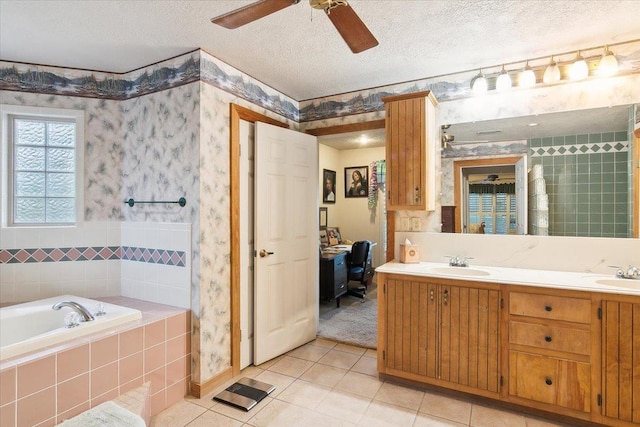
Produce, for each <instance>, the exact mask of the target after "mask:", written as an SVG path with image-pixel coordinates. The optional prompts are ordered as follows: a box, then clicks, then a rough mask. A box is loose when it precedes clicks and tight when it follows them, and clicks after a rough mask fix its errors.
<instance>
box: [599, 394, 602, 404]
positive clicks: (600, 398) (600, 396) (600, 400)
mask: <svg viewBox="0 0 640 427" xmlns="http://www.w3.org/2000/svg"><path fill="white" fill-rule="evenodd" d="M598 406H602V395H601V394H598Z"/></svg>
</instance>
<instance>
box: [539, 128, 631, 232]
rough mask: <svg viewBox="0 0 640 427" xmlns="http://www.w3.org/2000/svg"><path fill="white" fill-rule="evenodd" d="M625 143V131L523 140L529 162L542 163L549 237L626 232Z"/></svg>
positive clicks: (627, 163)
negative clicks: (547, 196)
mask: <svg viewBox="0 0 640 427" xmlns="http://www.w3.org/2000/svg"><path fill="white" fill-rule="evenodd" d="M627 141H628V132H627V131H626V130H625V131H615V132H604V133H595V134H584V135H565V136H555V137H548V138H533V139H530V140H528V141H527V143H528V148H529V154H530V162H531V165H535V164H542V165H543V167H544V179H545V182H546V184H547V193H548V194H549V234H550V235H553V236H591V237H627V236H628V235H629V206H630V204H629V186H628V182H629V181H628V180H629V156H628V149H627V146H628V143H627ZM599 143H611V144H606V145H604V147H606V148H602V147H603V145H602V144H600V145H598V146H597V148H594V147H596V145H594V144H599ZM623 145H624V146H623ZM567 146H573V147H575V148H572V149H571V150H568V149H566V147H567ZM552 147H558V149H559V151H556V148H553V150H551V148H552ZM540 149H542V150H540ZM540 153H543V154H540ZM553 154H555V155H553Z"/></svg>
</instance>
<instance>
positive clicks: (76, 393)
mask: <svg viewBox="0 0 640 427" xmlns="http://www.w3.org/2000/svg"><path fill="white" fill-rule="evenodd" d="M56 394H57V413H63V412H66V411H68V410H70V409H72V408H74V407H76V406H78V405H81V404H83V403H87V404H88V403H89V399H88V396H89V374H88V373H86V374H84V375H80V376H79V377H76V378H73V379H70V380H68V381H65V382H62V383H58V387H57V390H56Z"/></svg>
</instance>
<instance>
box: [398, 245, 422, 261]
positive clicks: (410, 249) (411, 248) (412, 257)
mask: <svg viewBox="0 0 640 427" xmlns="http://www.w3.org/2000/svg"><path fill="white" fill-rule="evenodd" d="M400 262H402V263H405V264H410V263H414V262H420V247H419V246H418V245H408V244H406V243H401V244H400Z"/></svg>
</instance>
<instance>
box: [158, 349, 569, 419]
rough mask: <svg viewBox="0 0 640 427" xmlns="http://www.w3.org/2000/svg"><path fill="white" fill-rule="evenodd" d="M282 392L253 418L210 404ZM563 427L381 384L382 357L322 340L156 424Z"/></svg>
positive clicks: (253, 369) (187, 402) (175, 409)
mask: <svg viewBox="0 0 640 427" xmlns="http://www.w3.org/2000/svg"><path fill="white" fill-rule="evenodd" d="M241 377H250V378H255V379H257V380H260V381H263V382H266V383H269V384H273V385H275V386H276V390H275V391H274V392H273V393H271V394H270V395H269V397H267V398H265V399H264V400H263V401H262V402H260V404H258V405H257V406H256V407H255V408H253V409H252V410H251V411H249V412H244V411H241V410H238V409H235V408H232V407H230V406H227V405H224V404H221V403H218V402H215V401H213V400H212V397H213V396H214V395H215V394H217V393H219V392H220V390H222V389H224V388H226V387H228V386H229V385H230V384H232V383H233V382H235V381H236V380H237V379H238V378H241ZM361 425H364V426H367V427H376V426H402V427H406V426H414V427H451V426H472V427H501V426H505V427H558V426H563V425H562V424H556V423H553V422H549V421H545V420H542V419H538V418H533V417H530V416H526V415H522V414H518V413H516V412H509V411H503V410H498V409H494V408H491V407H488V406H482V405H479V404H475V403H471V402H469V401H466V400H457V399H453V398H451V397H448V396H443V395H440V394H438V393H435V392H433V391H421V390H416V389H412V388H408V387H403V386H399V385H396V384H393V383H390V382H385V381H381V380H380V379H379V378H378V372H377V370H376V353H375V351H374V350H366V349H363V348H359V347H353V346H349V345H344V344H337V343H334V342H332V341H328V340H323V339H316V340H315V341H313V342H311V343H309V344H306V345H304V346H302V347H299V348H297V349H295V350H293V351H290V352H289V353H287V354H285V355H283V356H280V357H278V358H276V359H274V360H271V361H269V362H267V363H264V364H262V365H260V366H250V367H248V368H247V369H245V370H243V371H242V373H241V374H240V375H239V376H238V377H237V378H234V379H233V380H230V381H229V382H228V383H227V384H224V385H223V386H221V387H220V388H219V389H217V390H215V391H214V392H212V393H211V394H208V395H206V396H204V397H202V398H200V399H197V398H195V397H191V396H188V397H186V398H185V399H184V400H183V401H181V402H179V403H178V404H176V405H174V406H172V407H170V408H168V409H166V410H165V411H163V412H161V413H160V414H158V415H157V416H155V417H154V418H152V420H151V426H152V427H182V426H188V427H205V426H207V427H208V426H226V427H239V426H247V427H248V426H254V427H262V426H276V427H288V426H304V427H315V426H318V427H332V426H361Z"/></svg>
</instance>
